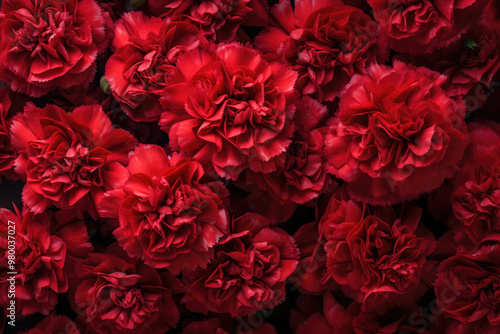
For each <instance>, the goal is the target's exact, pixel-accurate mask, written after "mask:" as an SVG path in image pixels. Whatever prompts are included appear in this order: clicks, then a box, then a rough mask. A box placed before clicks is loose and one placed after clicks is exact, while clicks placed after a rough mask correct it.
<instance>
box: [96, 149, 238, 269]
mask: <svg viewBox="0 0 500 334" xmlns="http://www.w3.org/2000/svg"><path fill="white" fill-rule="evenodd" d="M128 171H129V173H130V177H129V178H128V180H127V181H126V182H125V183H124V185H123V187H120V188H118V189H116V190H114V191H111V192H108V193H106V195H105V197H104V199H103V200H102V201H101V203H100V205H99V207H100V213H101V216H103V217H111V218H119V219H120V227H119V228H117V229H116V230H115V231H114V235H115V236H116V238H117V239H118V242H119V243H120V246H122V247H123V249H125V251H126V252H127V253H128V254H129V255H130V256H132V257H139V258H142V259H143V260H144V262H145V263H146V264H148V265H150V266H152V267H155V268H167V269H168V270H170V271H171V272H172V273H174V274H178V273H179V272H180V271H181V270H183V269H189V270H192V269H195V268H197V267H203V266H205V265H206V264H207V262H208V261H209V260H210V259H211V258H213V256H214V250H213V246H214V245H215V244H216V243H217V241H218V240H219V239H220V238H222V237H223V236H225V235H226V234H227V233H228V232H229V223H228V220H229V215H228V212H227V210H226V208H225V207H224V203H223V201H224V200H225V198H226V197H227V196H228V195H229V192H228V191H227V190H226V188H224V186H223V185H222V183H221V182H217V181H213V182H206V181H205V180H204V179H203V176H204V172H203V168H202V167H201V165H200V163H199V162H197V161H196V160H194V159H191V158H186V159H182V158H180V157H178V156H173V157H168V156H167V154H166V153H165V151H164V150H163V149H162V148H161V147H159V146H149V145H141V146H139V147H138V148H137V149H136V150H135V152H134V153H133V154H132V155H131V156H130V162H129V165H128Z"/></svg>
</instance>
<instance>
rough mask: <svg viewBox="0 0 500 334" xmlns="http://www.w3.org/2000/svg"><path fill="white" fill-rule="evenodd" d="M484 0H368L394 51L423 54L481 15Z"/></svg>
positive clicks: (441, 45) (448, 39) (455, 36)
mask: <svg viewBox="0 0 500 334" xmlns="http://www.w3.org/2000/svg"><path fill="white" fill-rule="evenodd" d="M487 2H488V0H468V1H459V0H440V1H429V0H397V1H388V0H368V4H369V5H370V6H371V7H372V9H373V16H374V17H375V20H376V21H377V22H378V23H379V24H380V25H381V26H382V28H383V30H384V32H385V34H387V36H388V37H389V38H390V43H391V47H392V48H393V49H394V50H396V51H398V52H411V53H415V54H417V53H426V52H430V51H432V50H433V49H435V48H436V47H437V48H439V47H443V46H447V45H449V43H450V42H452V41H454V40H456V39H458V38H460V34H461V33H463V32H464V31H466V30H467V28H468V27H469V26H471V25H474V24H476V20H477V19H478V18H479V17H480V16H481V14H482V11H483V9H484V7H485V6H486V4H487Z"/></svg>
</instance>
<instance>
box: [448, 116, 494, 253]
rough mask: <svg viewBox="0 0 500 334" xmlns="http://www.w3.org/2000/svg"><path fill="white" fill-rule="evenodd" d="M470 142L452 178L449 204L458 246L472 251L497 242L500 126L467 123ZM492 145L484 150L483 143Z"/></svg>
mask: <svg viewBox="0 0 500 334" xmlns="http://www.w3.org/2000/svg"><path fill="white" fill-rule="evenodd" d="M468 128H469V133H470V137H471V145H470V146H469V148H468V150H467V153H466V158H465V159H464V160H463V162H462V163H461V170H460V172H459V173H458V174H457V175H456V176H455V178H453V180H452V185H453V191H452V194H451V207H452V209H453V213H454V216H455V218H456V219H453V220H452V222H451V223H452V226H453V228H452V231H453V234H454V239H455V241H456V242H457V245H458V246H459V247H460V248H461V249H466V250H468V251H474V250H477V249H479V248H480V247H481V246H482V245H484V244H485V243H488V242H492V241H500V239H499V238H498V236H497V234H498V233H500V149H498V146H497V144H498V142H499V141H500V127H499V126H498V125H497V124H488V123H469V127H468ZM483 142H484V143H485V144H488V145H491V146H492V148H493V150H489V149H485V147H484V146H482V143H483Z"/></svg>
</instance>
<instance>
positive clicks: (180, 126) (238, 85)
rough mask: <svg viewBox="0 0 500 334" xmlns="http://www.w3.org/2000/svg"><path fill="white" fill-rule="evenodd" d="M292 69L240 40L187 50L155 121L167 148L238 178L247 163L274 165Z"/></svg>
mask: <svg viewBox="0 0 500 334" xmlns="http://www.w3.org/2000/svg"><path fill="white" fill-rule="evenodd" d="M296 77H297V73H296V72H294V71H292V70H290V69H287V68H286V67H285V66H284V65H282V64H279V63H277V62H271V63H268V62H267V61H265V60H264V59H263V58H262V56H261V54H260V53H258V52H257V51H255V50H253V49H251V48H249V47H244V46H241V45H239V44H227V45H221V46H219V47H218V49H217V50H216V52H215V53H214V54H213V55H212V54H209V53H207V52H205V51H199V50H196V51H193V52H189V53H186V54H184V55H182V56H180V57H179V58H178V60H177V71H176V72H175V73H174V74H172V75H171V76H170V81H169V85H168V87H167V88H165V90H164V91H163V94H162V95H163V96H162V99H161V103H162V105H163V109H164V112H163V114H162V115H161V120H160V126H161V127H162V129H163V130H165V131H166V132H168V134H169V139H170V142H169V144H170V147H171V148H172V149H173V150H175V151H178V150H180V151H182V152H185V153H186V154H187V155H189V156H192V157H194V158H196V159H197V160H199V161H200V162H201V163H203V164H204V167H205V166H206V167H207V168H208V171H210V170H211V169H214V170H215V171H216V172H217V173H218V174H219V175H220V176H221V177H224V178H230V179H237V177H238V175H239V174H240V173H241V172H242V171H243V170H245V169H246V168H250V169H251V170H252V171H257V172H264V173H270V172H273V171H275V170H276V169H277V167H276V162H275V159H273V158H275V157H277V156H278V155H280V154H281V153H283V152H285V150H286V148H287V147H288V145H289V144H290V142H291V140H290V138H291V136H292V134H293V129H294V125H293V122H292V118H293V115H294V112H295V106H294V104H293V103H295V101H296V94H295V93H296V91H295V90H294V88H293V85H294V83H295V79H296Z"/></svg>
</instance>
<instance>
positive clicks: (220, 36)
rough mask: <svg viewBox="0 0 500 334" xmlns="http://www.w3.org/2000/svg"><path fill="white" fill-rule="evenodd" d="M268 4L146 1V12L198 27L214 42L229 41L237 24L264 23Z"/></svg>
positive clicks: (212, 0) (215, 0)
mask: <svg viewBox="0 0 500 334" xmlns="http://www.w3.org/2000/svg"><path fill="white" fill-rule="evenodd" d="M267 10H268V5H267V2H266V1H263V0H203V1H201V0H187V1H176V0H148V1H147V4H146V12H148V13H150V14H151V15H154V16H162V17H166V18H167V19H170V20H181V21H186V22H189V23H190V24H192V25H193V26H196V27H198V28H199V29H200V30H201V31H203V33H204V34H205V35H206V37H207V38H208V39H210V40H213V41H217V42H225V43H227V42H231V41H233V40H234V39H235V37H236V32H237V30H238V28H239V27H240V25H245V26H257V27H263V26H266V25H267V20H268V16H267Z"/></svg>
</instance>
